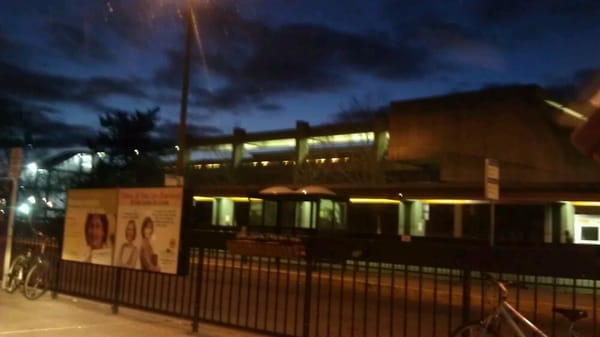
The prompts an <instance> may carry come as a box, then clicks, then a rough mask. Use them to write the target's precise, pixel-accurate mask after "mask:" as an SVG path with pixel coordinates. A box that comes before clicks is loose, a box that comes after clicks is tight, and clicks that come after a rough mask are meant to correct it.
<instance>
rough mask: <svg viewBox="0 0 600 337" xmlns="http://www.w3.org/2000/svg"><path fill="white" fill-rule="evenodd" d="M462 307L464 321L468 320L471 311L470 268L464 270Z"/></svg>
mask: <svg viewBox="0 0 600 337" xmlns="http://www.w3.org/2000/svg"><path fill="white" fill-rule="evenodd" d="M462 309H463V310H462V319H463V322H468V321H469V320H470V318H469V316H470V312H471V271H470V270H468V269H465V270H463V296H462Z"/></svg>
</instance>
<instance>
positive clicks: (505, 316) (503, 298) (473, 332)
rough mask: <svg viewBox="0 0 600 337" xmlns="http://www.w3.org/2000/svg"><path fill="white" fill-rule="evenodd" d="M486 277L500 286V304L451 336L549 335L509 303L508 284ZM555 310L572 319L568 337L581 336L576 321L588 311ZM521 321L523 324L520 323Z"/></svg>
mask: <svg viewBox="0 0 600 337" xmlns="http://www.w3.org/2000/svg"><path fill="white" fill-rule="evenodd" d="M484 277H485V278H487V279H488V280H489V281H491V282H492V283H493V284H495V285H496V286H497V287H498V290H499V295H500V298H499V301H498V305H497V306H496V307H495V308H494V310H492V313H491V314H490V315H488V316H487V317H485V318H483V320H481V321H475V322H469V323H466V324H463V325H462V326H460V327H458V328H457V329H456V330H454V332H452V334H451V337H497V336H504V335H506V336H518V337H526V336H538V337H548V335H546V334H545V333H544V332H543V331H542V330H541V329H540V328H538V327H537V326H536V325H535V324H533V323H532V322H531V321H529V320H528V319H527V318H526V317H525V316H523V315H522V314H521V313H520V312H519V311H518V310H517V309H515V308H514V307H513V306H512V305H510V303H508V290H507V288H506V285H505V284H504V283H503V282H501V281H499V280H497V279H496V278H494V277H493V276H492V275H490V274H484ZM552 310H553V312H555V313H558V314H561V315H563V316H564V317H566V318H567V319H568V320H569V321H570V325H569V331H568V335H567V336H568V337H579V333H578V332H577V329H576V327H575V323H576V322H577V321H578V320H580V319H582V318H585V317H587V312H586V311H584V310H578V309H566V308H556V307H555V308H553V309H552ZM519 323H521V325H519ZM501 326H507V327H508V330H509V332H507V331H505V330H503V331H505V334H500V332H501V330H500V327H501ZM523 327H525V328H527V330H529V331H531V332H528V333H526V332H525V331H523Z"/></svg>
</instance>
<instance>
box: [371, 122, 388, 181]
mask: <svg viewBox="0 0 600 337" xmlns="http://www.w3.org/2000/svg"><path fill="white" fill-rule="evenodd" d="M387 129H388V128H387V120H386V119H385V118H382V117H380V118H377V119H375V122H374V127H373V133H374V139H373V152H374V154H373V158H375V160H374V161H373V183H383V182H385V171H383V169H382V168H383V165H382V164H383V162H384V161H385V158H386V156H387V150H388V142H389V139H388V138H389V137H388V135H389V133H388V131H387Z"/></svg>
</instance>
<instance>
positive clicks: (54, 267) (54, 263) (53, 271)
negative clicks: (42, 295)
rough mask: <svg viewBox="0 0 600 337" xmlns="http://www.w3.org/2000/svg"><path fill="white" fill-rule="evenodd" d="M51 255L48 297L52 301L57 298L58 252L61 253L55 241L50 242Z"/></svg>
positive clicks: (59, 265)
mask: <svg viewBox="0 0 600 337" xmlns="http://www.w3.org/2000/svg"><path fill="white" fill-rule="evenodd" d="M52 248H53V251H52V254H51V255H50V261H49V263H50V283H51V284H52V286H51V290H50V296H51V297H52V299H53V300H55V299H56V298H58V286H59V282H58V280H59V273H60V267H61V264H60V252H61V251H62V249H61V247H60V245H59V244H58V242H57V240H56V239H53V240H52Z"/></svg>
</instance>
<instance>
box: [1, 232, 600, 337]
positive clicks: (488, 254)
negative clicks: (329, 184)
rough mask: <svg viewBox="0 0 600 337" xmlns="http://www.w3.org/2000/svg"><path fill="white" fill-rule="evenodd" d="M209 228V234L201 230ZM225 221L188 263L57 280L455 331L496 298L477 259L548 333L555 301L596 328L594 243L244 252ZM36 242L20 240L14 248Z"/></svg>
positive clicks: (66, 269)
mask: <svg viewBox="0 0 600 337" xmlns="http://www.w3.org/2000/svg"><path fill="white" fill-rule="evenodd" d="M200 237H202V238H200ZM231 238H232V237H231V235H230V234H227V233H202V235H198V237H197V239H194V240H193V242H195V246H194V247H193V248H189V259H187V265H186V267H187V268H186V269H187V270H188V272H187V273H186V274H185V275H168V274H160V273H151V272H145V271H140V270H130V269H123V268H116V267H108V266H101V265H92V264H88V263H79V262H72V261H64V260H60V259H58V258H57V257H58V256H59V251H60V248H59V247H58V245H54V246H52V247H51V248H52V249H51V250H50V251H49V252H48V254H50V255H51V256H54V258H53V259H54V260H53V261H56V263H55V266H56V269H55V270H56V273H55V274H54V275H55V277H54V287H53V288H54V291H56V292H58V293H64V294H70V295H75V296H81V297H85V298H89V299H94V300H99V301H103V302H106V303H109V304H111V305H112V308H113V310H114V312H115V313H116V312H117V311H118V308H119V307H120V306H127V307H132V308H138V309H144V310H149V311H153V312H158V313H163V314H168V315H173V316H177V317H182V318H186V319H189V320H190V321H191V323H192V328H193V330H197V329H198V323H199V322H211V323H217V324H222V325H227V326H233V327H238V328H242V329H247V330H251V331H257V332H262V333H267V334H271V335H277V336H315V337H318V336H340V337H341V336H352V337H353V336H365V337H366V336H411V337H412V336H432V337H437V336H448V335H449V333H450V332H451V331H452V330H453V329H455V328H456V327H457V326H459V325H460V324H461V323H463V322H464V321H465V320H473V319H478V318H480V317H481V316H482V315H484V314H485V313H487V312H489V311H490V310H491V309H492V308H493V305H494V303H495V301H497V293H496V289H494V288H491V287H489V286H488V283H487V282H484V281H483V280H482V278H481V277H480V276H481V275H480V271H487V272H493V273H496V275H497V276H498V277H499V278H501V279H503V280H506V281H511V282H512V283H515V284H516V286H515V287H514V288H510V298H509V300H510V302H511V303H512V304H514V306H515V307H516V308H517V309H518V310H520V311H521V312H522V313H524V314H525V316H527V317H528V318H530V319H531V320H532V321H533V322H534V323H536V324H537V325H539V326H540V327H541V328H542V330H544V331H546V332H547V333H548V334H549V335H550V336H562V335H566V332H567V329H568V321H567V320H566V319H564V318H562V317H559V316H556V314H554V313H553V312H552V308H553V307H565V308H579V309H584V310H586V311H587V312H588V315H589V317H588V318H586V319H585V320H582V321H581V322H579V323H578V328H579V330H580V331H581V335H582V336H597V335H598V318H599V316H598V312H597V311H598V304H597V299H598V287H599V283H598V281H596V280H597V279H599V277H598V271H596V269H597V265H598V263H597V262H596V261H597V259H598V257H600V254H598V252H599V251H598V250H597V249H596V248H595V247H585V246H580V247H575V246H566V245H554V246H538V247H495V248H490V247H486V246H485V245H481V244H476V243H465V242H456V243H450V242H427V241H423V242H409V243H407V242H401V241H400V240H398V239H395V238H385V239H384V238H381V239H376V238H368V239H360V238H313V239H310V240H307V241H305V243H306V256H304V257H302V258H281V257H274V256H242V255H239V254H231V253H230V252H229V251H228V250H227V249H226V247H227V245H226V243H227V240H228V239H231ZM31 244H34V245H35V242H31V241H29V242H23V241H17V242H16V243H15V244H14V253H13V254H15V253H18V252H19V251H22V250H23V249H24V247H25V246H26V245H31Z"/></svg>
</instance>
